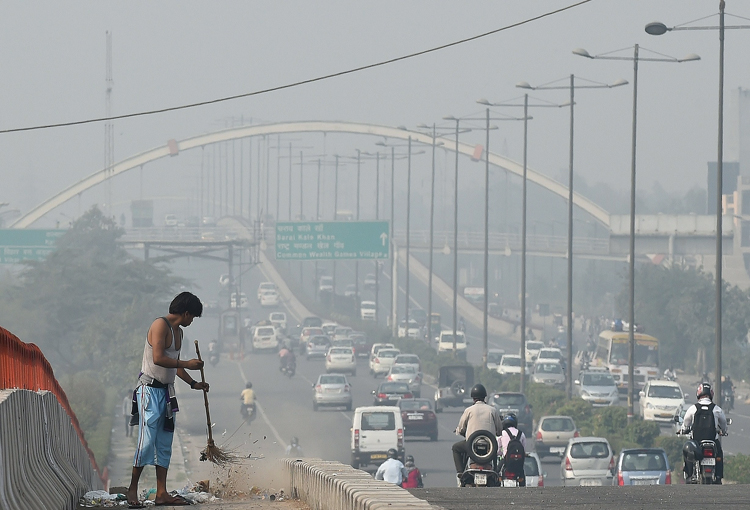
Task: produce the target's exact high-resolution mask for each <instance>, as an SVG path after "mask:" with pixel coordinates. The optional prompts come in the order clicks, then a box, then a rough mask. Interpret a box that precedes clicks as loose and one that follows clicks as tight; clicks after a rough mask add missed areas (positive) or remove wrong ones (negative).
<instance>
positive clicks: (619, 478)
mask: <svg viewBox="0 0 750 510" xmlns="http://www.w3.org/2000/svg"><path fill="white" fill-rule="evenodd" d="M667 476H669V474H667ZM617 485H625V479H624V478H623V477H622V471H618V472H617Z"/></svg>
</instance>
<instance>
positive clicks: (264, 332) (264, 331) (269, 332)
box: [258, 328, 274, 336]
mask: <svg viewBox="0 0 750 510" xmlns="http://www.w3.org/2000/svg"><path fill="white" fill-rule="evenodd" d="M273 333H274V329H273V328H258V334H259V335H262V336H266V335H273Z"/></svg>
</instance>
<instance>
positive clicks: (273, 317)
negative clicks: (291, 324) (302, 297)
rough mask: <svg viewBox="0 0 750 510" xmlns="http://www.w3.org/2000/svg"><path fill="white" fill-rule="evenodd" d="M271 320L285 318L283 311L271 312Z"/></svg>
mask: <svg viewBox="0 0 750 510" xmlns="http://www.w3.org/2000/svg"><path fill="white" fill-rule="evenodd" d="M271 320H272V321H283V320H286V315H284V314H283V313H272V314H271Z"/></svg>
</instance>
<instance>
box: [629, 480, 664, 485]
mask: <svg viewBox="0 0 750 510" xmlns="http://www.w3.org/2000/svg"><path fill="white" fill-rule="evenodd" d="M631 483H632V484H633V485H659V481H658V480H654V479H650V480H633V481H632V482H631Z"/></svg>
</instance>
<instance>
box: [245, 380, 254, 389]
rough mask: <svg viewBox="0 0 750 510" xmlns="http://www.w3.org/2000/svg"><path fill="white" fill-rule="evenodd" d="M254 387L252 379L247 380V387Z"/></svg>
mask: <svg viewBox="0 0 750 510" xmlns="http://www.w3.org/2000/svg"><path fill="white" fill-rule="evenodd" d="M252 387H253V383H251V382H250V381H247V384H246V385H245V388H247V389H248V390H249V389H250V388H252Z"/></svg>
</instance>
